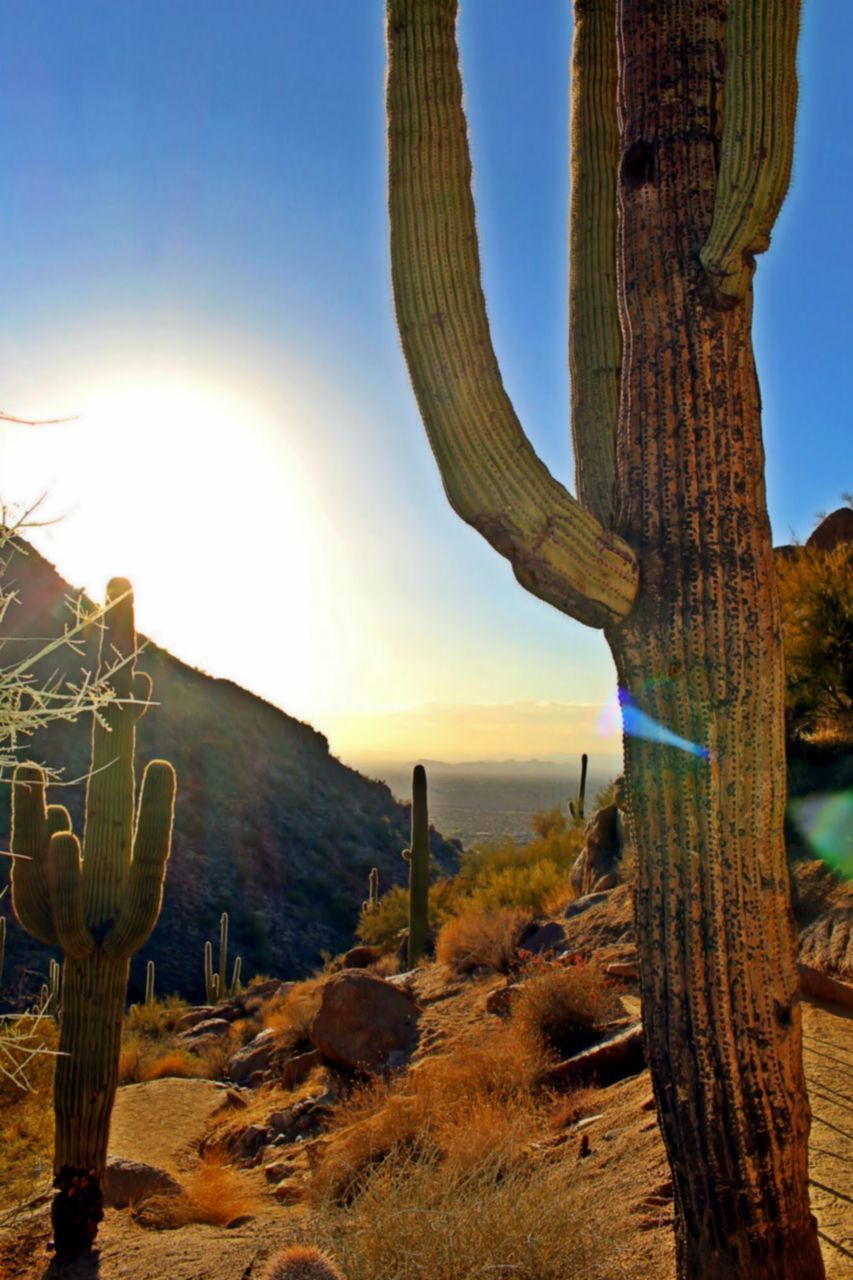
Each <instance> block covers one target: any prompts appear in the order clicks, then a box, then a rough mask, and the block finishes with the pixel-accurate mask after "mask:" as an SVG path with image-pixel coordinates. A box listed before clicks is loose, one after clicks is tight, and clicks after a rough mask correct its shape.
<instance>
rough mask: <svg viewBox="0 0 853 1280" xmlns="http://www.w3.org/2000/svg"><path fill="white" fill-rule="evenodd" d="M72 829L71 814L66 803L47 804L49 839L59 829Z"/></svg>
mask: <svg viewBox="0 0 853 1280" xmlns="http://www.w3.org/2000/svg"><path fill="white" fill-rule="evenodd" d="M70 830H71V814H70V813H69V812H68V810H67V809H66V808H65V805H64V804H49V805H48V806H47V836H48V840H49V839H50V837H51V836H55V835H56V834H57V832H59V831H70Z"/></svg>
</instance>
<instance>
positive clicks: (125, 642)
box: [12, 579, 175, 1254]
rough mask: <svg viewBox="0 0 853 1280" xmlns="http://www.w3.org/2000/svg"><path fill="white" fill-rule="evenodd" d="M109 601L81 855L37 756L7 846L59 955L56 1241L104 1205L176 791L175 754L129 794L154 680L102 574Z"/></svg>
mask: <svg viewBox="0 0 853 1280" xmlns="http://www.w3.org/2000/svg"><path fill="white" fill-rule="evenodd" d="M107 603H108V612H107V614H106V619H105V622H104V624H103V629H102V633H101V666H102V670H103V669H106V670H111V672H112V673H111V675H110V682H111V684H112V686H113V689H114V691H115V694H116V701H115V702H113V703H111V704H110V705H109V706H108V707H107V708H106V709H105V710H102V711H100V712H98V713H97V714H96V716H95V718H94V723H93V728H92V768H91V774H90V777H89V782H88V786H87V791H86V824H85V832H84V837H83V848H82V857H81V847H80V843H79V841H78V840H77V837H76V836H74V835H73V834H72V833H71V830H70V827H71V821H70V817H69V815H68V812H67V810H65V809H63V808H62V807H61V806H59V805H51V806H46V804H45V778H44V774H43V772H42V770H41V769H39V768H37V767H36V766H33V765H23V766H21V767H19V768H18V769H17V770H16V773H15V780H14V786H13V796H12V805H13V807H12V849H13V852H15V853H18V854H22V855H24V857H23V858H20V859H18V858H16V859H15V861H14V863H13V870H12V901H13V905H14V908H15V913H16V915H17V917H18V919H19V921H20V923H21V924H22V925H23V927H24V928H25V929H27V930H28V931H29V932H30V933H31V934H32V935H33V936H34V937H36V938H38V939H40V940H41V941H43V942H46V943H48V944H50V945H52V946H60V947H61V948H62V950H63V952H64V955H65V962H64V967H63V983H62V1019H61V1026H60V1038H59V1052H60V1056H59V1058H58V1059H57V1067H56V1082H55V1087H54V1111H55V1115H56V1143H55V1152H54V1174H55V1182H54V1185H55V1187H56V1189H57V1194H56V1197H55V1199H54V1203H53V1214H52V1216H53V1228H54V1238H55V1243H56V1248H57V1251H58V1252H59V1253H65V1254H68V1253H74V1252H77V1251H79V1250H82V1249H85V1248H87V1247H88V1246H89V1245H90V1244H91V1243H92V1241H93V1240H94V1237H95V1235H96V1233H97V1229H98V1223H99V1222H100V1220H101V1218H102V1216H103V1191H102V1180H103V1175H104V1169H105V1166H106V1157H107V1142H108V1138H109V1127H110V1116H111V1114H112V1108H113V1103H114V1101H115V1094H116V1088H117V1085H118V1063H119V1049H120V1041H121V1026H122V1016H123V1013H124V1002H125V996H126V993H127V977H128V968H129V964H130V957H131V956H132V955H133V954H134V952H136V951H138V950H139V948H140V947H141V946H143V944H144V943H145V942H146V940H147V939H148V937H149V935H150V933H151V930H152V929H153V928H154V925H155V924H156V922H157V917H158V915H159V913H160V903H161V900H162V893H163V879H164V875H165V869H166V860H167V858H168V856H169V850H170V845H171V836H172V812H173V807H174V795H175V773H174V770H173V768H172V766H171V765H170V764H168V763H167V762H166V761H163V760H153V761H151V762H150V763H149V765H148V766H147V768H146V770H145V774H144V777H143V780H142V788H141V794H140V798H139V806H138V809H136V808H135V804H134V793H135V780H134V755H135V739H136V721H137V719H138V718H139V716H140V715H142V714H143V713H144V711H145V708H146V704H147V702H148V699H149V695H150V691H151V682H150V680H149V678H148V677H147V676H144V675H141V674H137V673H136V671H135V659H134V656H133V655H134V652H135V648H136V635H135V631H134V625H133V598H132V594H131V591H130V585H129V583H127V582H126V581H124V579H114V580H113V581H112V582H110V584H109V587H108V589H107ZM25 859H26V860H25Z"/></svg>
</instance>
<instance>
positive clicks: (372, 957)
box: [335, 946, 382, 969]
mask: <svg viewBox="0 0 853 1280" xmlns="http://www.w3.org/2000/svg"><path fill="white" fill-rule="evenodd" d="M381 955H382V948H381V947H367V946H362V947H350V949H349V951H347V952H346V953H345V954H344V955H342V956H341V957H340V959H339V960H338V961H337V962H336V964H335V968H337V969H366V968H367V966H368V965H369V964H376V961H377V960H378V959H379V957H380V956H381Z"/></svg>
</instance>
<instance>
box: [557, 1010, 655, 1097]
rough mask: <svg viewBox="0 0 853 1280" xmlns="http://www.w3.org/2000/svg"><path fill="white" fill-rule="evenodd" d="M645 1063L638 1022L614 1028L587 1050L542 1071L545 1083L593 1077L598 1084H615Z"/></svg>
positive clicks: (581, 1081) (566, 1081)
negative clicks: (618, 1028)
mask: <svg viewBox="0 0 853 1280" xmlns="http://www.w3.org/2000/svg"><path fill="white" fill-rule="evenodd" d="M645 1063H646V1042H645V1037H644V1035H643V1027H642V1024H641V1023H637V1024H636V1025H635V1026H632V1027H627V1028H625V1029H622V1030H617V1031H615V1032H613V1033H612V1034H611V1035H609V1036H606V1037H605V1038H604V1039H603V1040H600V1041H599V1042H598V1044H594V1045H592V1047H591V1048H589V1049H582V1050H581V1052H580V1053H576V1054H574V1055H573V1056H572V1057H571V1058H566V1060H565V1061H564V1062H558V1063H557V1065H556V1066H555V1067H550V1068H549V1069H548V1070H547V1071H545V1072H543V1074H542V1077H541V1082H542V1083H543V1084H545V1085H554V1086H560V1085H568V1084H570V1085H576V1084H579V1083H584V1082H586V1081H589V1080H594V1081H595V1082H596V1084H598V1085H605V1084H614V1083H615V1081H617V1080H623V1079H624V1078H625V1077H626V1076H632V1075H636V1074H637V1073H638V1072H640V1071H642V1069H643V1067H644V1066H645Z"/></svg>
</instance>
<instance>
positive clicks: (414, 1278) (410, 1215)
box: [310, 1145, 648, 1280]
mask: <svg viewBox="0 0 853 1280" xmlns="http://www.w3.org/2000/svg"><path fill="white" fill-rule="evenodd" d="M532 1172H534V1171H533V1170H531V1167H530V1165H529V1163H528V1161H527V1160H526V1159H525V1158H524V1157H523V1156H522V1155H521V1154H520V1153H516V1157H515V1158H514V1159H508V1158H507V1153H506V1150H505V1149H504V1148H503V1147H500V1148H498V1149H496V1150H492V1151H484V1152H482V1153H481V1154H480V1155H479V1157H478V1158H477V1159H476V1160H473V1161H470V1162H468V1163H467V1164H465V1165H461V1166H459V1167H456V1168H453V1167H450V1168H449V1167H448V1164H447V1161H446V1160H445V1158H444V1156H443V1153H442V1152H441V1150H440V1149H438V1148H437V1147H434V1146H433V1147H429V1146H428V1145H426V1146H425V1147H424V1149H422V1150H420V1151H418V1152H413V1151H410V1150H405V1149H398V1150H397V1151H395V1152H394V1153H393V1154H392V1155H391V1156H389V1158H388V1159H387V1160H385V1161H384V1162H383V1163H381V1164H378V1165H376V1166H375V1167H374V1168H373V1169H372V1170H371V1171H370V1174H369V1175H368V1176H367V1178H366V1180H365V1182H364V1184H363V1186H362V1187H361V1188H360V1190H359V1192H358V1194H357V1195H356V1197H355V1198H354V1199H353V1200H352V1201H351V1202H350V1203H349V1204H348V1205H346V1206H343V1207H342V1206H341V1205H340V1204H339V1203H337V1202H335V1201H328V1202H326V1203H325V1204H323V1205H321V1206H320V1209H319V1211H318V1212H317V1213H316V1215H315V1216H313V1217H312V1220H311V1222H310V1229H311V1238H312V1239H315V1240H316V1241H317V1243H318V1244H319V1245H320V1246H321V1247H323V1248H327V1249H329V1250H330V1251H331V1252H332V1253H333V1254H335V1255H336V1256H338V1257H342V1258H346V1267H347V1276H348V1280H470V1278H471V1277H475V1276H485V1275H506V1276H512V1277H513V1280H566V1278H567V1277H584V1280H618V1278H620V1277H622V1278H624V1277H629V1276H632V1275H633V1276H637V1275H639V1274H642V1270H641V1265H640V1261H641V1260H638V1261H637V1262H634V1263H632V1262H631V1254H630V1253H629V1250H628V1244H627V1241H625V1240H624V1239H623V1238H620V1228H619V1226H618V1225H617V1223H616V1222H614V1217H613V1213H612V1206H609V1205H608V1200H607V1198H602V1197H601V1195H600V1192H598V1193H597V1192H596V1190H595V1188H594V1187H593V1186H590V1185H588V1183H587V1182H586V1180H584V1179H583V1178H581V1177H574V1178H573V1177H572V1174H571V1172H569V1171H568V1170H566V1169H565V1168H562V1167H560V1166H554V1167H550V1168H537V1169H536V1170H535V1176H531V1173H532ZM642 1261H645V1260H642ZM632 1265H633V1266H634V1268H635V1269H634V1270H633V1271H631V1269H630V1267H631V1266H632ZM646 1274H648V1273H647V1272H646Z"/></svg>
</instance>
